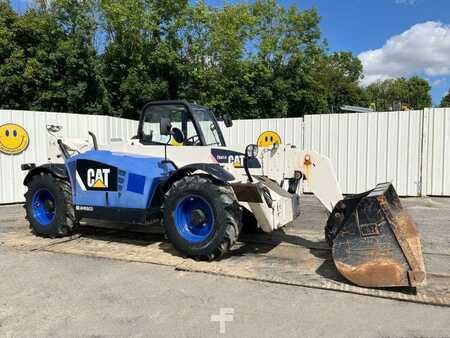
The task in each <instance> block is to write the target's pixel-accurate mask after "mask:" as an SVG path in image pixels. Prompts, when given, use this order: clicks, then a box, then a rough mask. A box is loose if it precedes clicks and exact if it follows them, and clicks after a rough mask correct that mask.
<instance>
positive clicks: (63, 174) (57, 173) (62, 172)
mask: <svg viewBox="0 0 450 338" xmlns="http://www.w3.org/2000/svg"><path fill="white" fill-rule="evenodd" d="M40 173H45V174H50V175H53V176H54V177H56V178H60V179H62V180H67V181H68V180H69V176H68V175H67V170H66V165H65V164H63V163H46V164H43V165H40V166H39V167H34V168H33V169H31V170H30V171H29V172H28V174H27V176H25V179H24V180H23V184H24V185H27V184H28V183H29V182H30V181H31V178H32V177H33V176H34V175H39V174H40Z"/></svg>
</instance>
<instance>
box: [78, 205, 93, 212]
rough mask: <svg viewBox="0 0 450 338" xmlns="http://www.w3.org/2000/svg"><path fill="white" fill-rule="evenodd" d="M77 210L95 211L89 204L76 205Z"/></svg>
mask: <svg viewBox="0 0 450 338" xmlns="http://www.w3.org/2000/svg"><path fill="white" fill-rule="evenodd" d="M75 210H77V211H94V207H91V206H88V205H76V206H75Z"/></svg>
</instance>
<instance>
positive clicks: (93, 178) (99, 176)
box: [87, 168, 111, 189]
mask: <svg viewBox="0 0 450 338" xmlns="http://www.w3.org/2000/svg"><path fill="white" fill-rule="evenodd" d="M110 172H111V170H110V169H106V168H105V169H92V168H91V169H88V171H87V184H88V187H90V188H98V189H105V188H108V176H109V173H110Z"/></svg>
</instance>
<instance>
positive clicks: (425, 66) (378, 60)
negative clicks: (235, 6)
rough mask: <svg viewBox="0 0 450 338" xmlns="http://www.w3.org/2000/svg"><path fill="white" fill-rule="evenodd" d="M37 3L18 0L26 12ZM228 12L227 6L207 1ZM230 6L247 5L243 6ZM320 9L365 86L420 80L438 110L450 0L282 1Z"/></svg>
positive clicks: (445, 80)
mask: <svg viewBox="0 0 450 338" xmlns="http://www.w3.org/2000/svg"><path fill="white" fill-rule="evenodd" d="M30 1H32V0H12V1H11V2H12V4H13V6H15V7H16V8H18V7H20V9H21V10H23V9H24V8H25V7H26V4H27V3H28V2H30ZM207 2H208V3H209V4H210V5H214V6H223V4H224V1H223V0H207ZM227 2H228V3H236V2H242V1H239V0H232V1H230V0H229V1H227ZM278 2H279V3H280V4H282V5H283V6H290V5H294V4H295V5H297V7H299V8H300V9H305V8H311V7H315V8H317V10H318V12H319V14H320V16H321V17H322V21H321V29H322V33H323V37H324V38H326V40H327V41H328V44H329V48H330V51H338V50H346V51H352V52H353V53H354V54H355V55H357V56H359V57H360V59H361V61H362V62H363V65H364V67H365V75H366V77H365V79H364V81H363V84H365V85H366V84H368V83H371V82H373V81H376V80H379V79H386V78H393V77H399V76H406V77H409V76H412V75H416V74H417V75H420V76H422V77H425V78H426V79H427V80H429V82H430V84H432V95H433V101H434V103H435V104H438V103H439V102H440V99H441V97H442V96H443V95H444V94H445V93H446V92H447V91H448V89H449V88H450V0H278Z"/></svg>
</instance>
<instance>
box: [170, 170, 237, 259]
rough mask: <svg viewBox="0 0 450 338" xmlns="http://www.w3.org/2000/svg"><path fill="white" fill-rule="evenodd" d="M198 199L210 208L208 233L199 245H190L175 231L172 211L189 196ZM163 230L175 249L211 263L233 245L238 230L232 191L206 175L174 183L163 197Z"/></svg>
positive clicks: (234, 197)
mask: <svg viewBox="0 0 450 338" xmlns="http://www.w3.org/2000/svg"><path fill="white" fill-rule="evenodd" d="M192 195H195V196H200V197H201V198H202V199H204V200H206V201H207V202H208V204H209V206H210V208H211V209H212V213H213V215H214V222H213V225H212V232H211V233H210V234H209V235H208V237H207V238H206V239H205V240H203V241H201V242H199V243H192V242H190V241H188V240H187V239H186V238H184V237H183V236H182V235H181V234H180V232H179V231H178V229H177V225H176V220H175V219H174V212H175V210H176V208H177V205H178V204H179V202H180V201H182V200H183V199H185V198H187V197H189V196H192ZM163 207H164V209H163V213H164V229H165V233H166V235H167V237H168V239H169V240H170V242H171V243H172V244H173V246H174V247H175V249H177V250H178V251H180V252H181V253H183V254H185V255H187V256H189V257H192V258H196V259H202V260H213V259H218V258H220V257H222V256H223V255H224V254H225V253H226V252H228V251H229V249H230V248H231V246H232V245H233V244H234V243H235V242H236V240H237V238H238V236H239V233H240V231H241V228H242V223H241V219H242V217H241V216H242V215H241V208H240V206H239V203H238V201H237V198H236V195H235V194H234V191H233V189H232V188H231V187H230V186H229V185H226V184H224V183H222V182H220V181H217V180H215V179H213V178H212V177H210V176H208V175H201V174H200V175H192V176H186V177H184V178H182V179H180V180H179V181H176V182H175V183H174V184H173V185H172V187H171V188H170V189H169V191H168V192H167V193H166V195H165V202H164V206H163Z"/></svg>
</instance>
